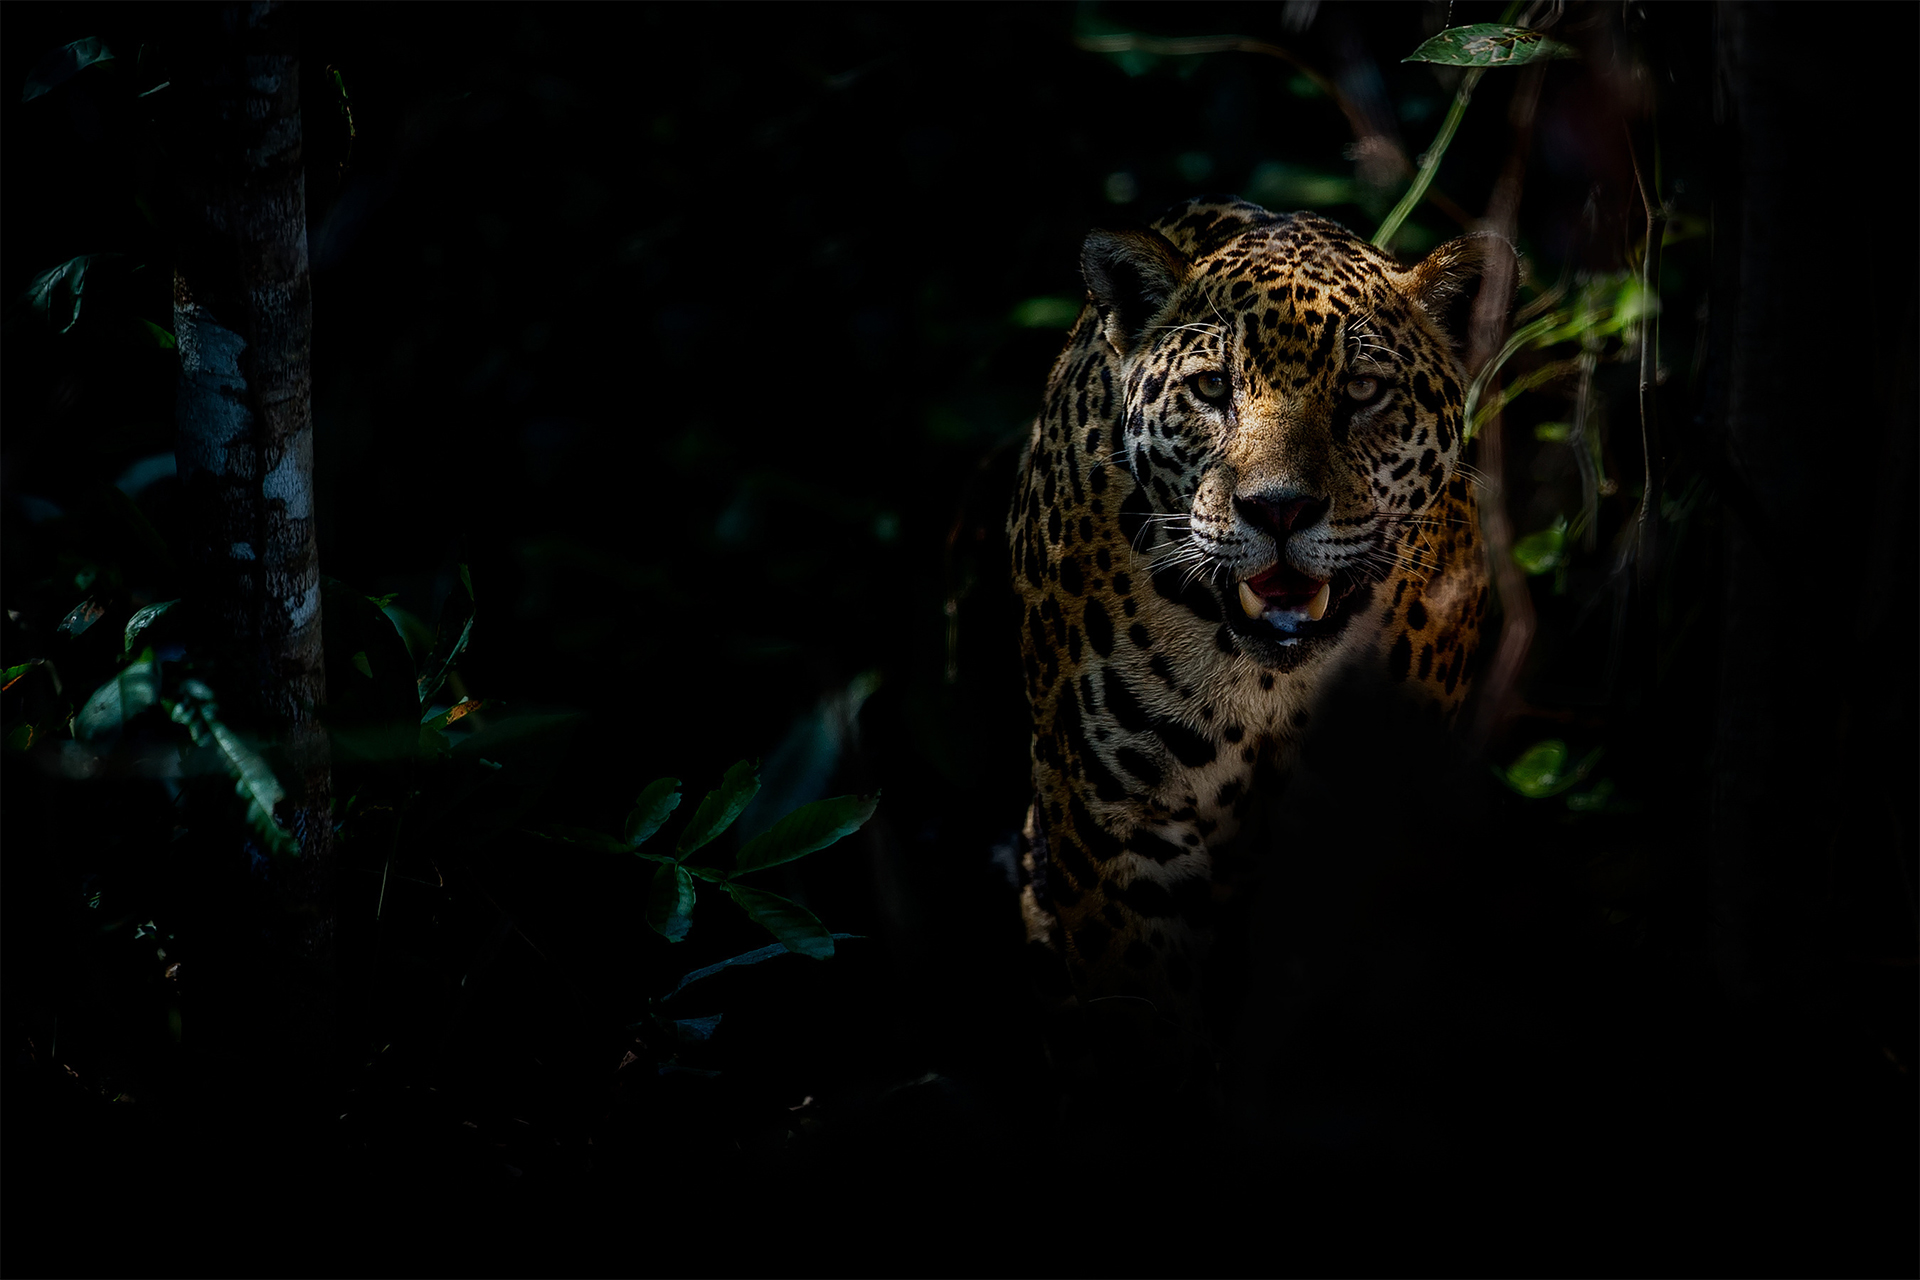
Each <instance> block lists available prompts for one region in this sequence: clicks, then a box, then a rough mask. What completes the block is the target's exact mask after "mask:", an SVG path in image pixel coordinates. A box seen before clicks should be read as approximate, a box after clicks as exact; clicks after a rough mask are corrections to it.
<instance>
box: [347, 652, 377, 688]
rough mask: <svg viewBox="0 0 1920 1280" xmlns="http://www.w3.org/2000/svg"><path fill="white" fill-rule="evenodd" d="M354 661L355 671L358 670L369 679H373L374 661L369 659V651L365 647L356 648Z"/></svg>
mask: <svg viewBox="0 0 1920 1280" xmlns="http://www.w3.org/2000/svg"><path fill="white" fill-rule="evenodd" d="M352 662H353V669H354V670H355V671H358V672H359V673H360V674H361V675H363V676H365V677H366V678H367V679H369V680H371V679H373V663H371V662H369V661H367V651H366V650H365V649H357V650H355V651H354V654H353V658H352Z"/></svg>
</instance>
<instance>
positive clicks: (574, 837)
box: [546, 827, 627, 853]
mask: <svg viewBox="0 0 1920 1280" xmlns="http://www.w3.org/2000/svg"><path fill="white" fill-rule="evenodd" d="M546 834H547V838H548V839H551V840H564V841H566V842H567V843H568V844H581V845H585V846H586V847H587V848H589V849H598V850H599V851H600V852H602V853H625V852H627V846H626V845H624V844H622V843H621V842H620V841H618V840H615V839H614V838H613V837H612V836H609V835H603V834H602V833H600V832H598V831H593V830H590V829H588V828H586V827H551V828H549V829H548V831H547V833H546Z"/></svg>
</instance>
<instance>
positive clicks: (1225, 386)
mask: <svg viewBox="0 0 1920 1280" xmlns="http://www.w3.org/2000/svg"><path fill="white" fill-rule="evenodd" d="M1229 389H1230V384H1229V383H1228V382H1227V375H1226V374H1224V373H1221V372H1220V371H1219V370H1217V369H1209V370H1208V371H1207V372H1205V373H1199V374H1195V375H1194V377H1193V394H1195V395H1197V396H1199V397H1200V398H1201V399H1202V400H1208V401H1212V402H1214V403H1216V404H1217V403H1219V402H1220V401H1222V400H1225V399H1226V398H1227V392H1228V390H1229Z"/></svg>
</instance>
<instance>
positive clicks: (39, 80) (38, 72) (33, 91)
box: [20, 36, 114, 102]
mask: <svg viewBox="0 0 1920 1280" xmlns="http://www.w3.org/2000/svg"><path fill="white" fill-rule="evenodd" d="M113 60H114V58H113V50H111V49H109V48H107V46H106V45H105V44H103V43H102V42H101V41H100V40H99V39H98V38H97V37H94V36H88V37H87V38H86V39H84V40H75V41H74V42H73V43H72V44H65V45H61V46H60V47H59V48H58V49H54V50H51V51H50V52H48V53H46V54H44V55H42V57H41V59H40V61H39V62H37V63H35V64H34V68H33V74H31V75H29V76H28V77H27V83H26V87H25V88H23V89H22V90H21V91H20V101H22V102H32V101H33V100H34V99H35V98H37V97H39V96H40V95H41V94H43V93H50V92H52V91H53V90H54V89H57V88H59V87H60V86H61V85H63V84H65V83H66V82H67V81H69V80H71V79H73V78H74V77H75V76H77V75H79V74H80V73H81V72H82V71H84V70H86V69H87V68H88V67H91V66H93V65H94V64H95V63H100V62H112V61H113Z"/></svg>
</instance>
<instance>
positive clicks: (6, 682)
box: [0, 662, 33, 689]
mask: <svg viewBox="0 0 1920 1280" xmlns="http://www.w3.org/2000/svg"><path fill="white" fill-rule="evenodd" d="M32 669H33V663H31V662H23V663H21V664H20V665H19V666H17V667H8V668H7V669H6V670H5V671H0V689H6V688H9V687H11V686H12V684H13V682H14V681H15V680H18V679H19V678H20V677H21V676H23V675H25V674H27V672H28V671H30V670H32Z"/></svg>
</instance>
